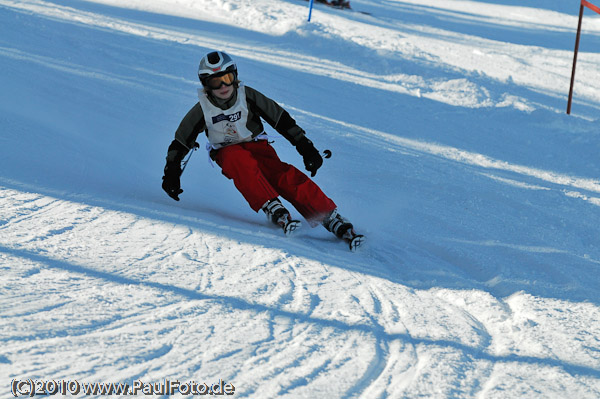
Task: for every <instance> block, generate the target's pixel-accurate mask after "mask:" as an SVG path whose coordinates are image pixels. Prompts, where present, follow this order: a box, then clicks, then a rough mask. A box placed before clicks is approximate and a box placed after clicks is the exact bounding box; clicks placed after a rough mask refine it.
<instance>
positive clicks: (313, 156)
mask: <svg viewBox="0 0 600 399" xmlns="http://www.w3.org/2000/svg"><path fill="white" fill-rule="evenodd" d="M296 150H297V151H298V153H299V154H300V155H302V158H303V159H304V167H305V168H306V170H307V171H309V172H311V175H310V176H311V177H315V175H316V174H317V170H318V169H319V168H320V167H321V165H323V157H322V156H321V154H319V151H317V149H316V148H315V146H314V145H313V143H312V141H310V140H309V139H308V138H306V136H303V137H302V138H301V139H300V141H298V142H297V143H296Z"/></svg>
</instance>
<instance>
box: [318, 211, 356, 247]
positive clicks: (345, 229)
mask: <svg viewBox="0 0 600 399" xmlns="http://www.w3.org/2000/svg"><path fill="white" fill-rule="evenodd" d="M321 224H322V225H323V227H325V228H326V229H327V230H328V231H331V232H332V233H333V234H335V236H336V237H338V238H340V239H342V240H344V241H346V243H347V244H348V246H349V247H350V251H353V252H354V251H356V250H357V249H358V247H360V246H361V245H362V243H363V242H364V241H365V236H364V235H362V234H356V232H355V231H354V226H352V223H350V222H349V221H348V220H347V219H345V218H344V217H342V215H340V214H339V213H338V212H337V209H334V210H333V211H332V212H331V213H330V214H329V215H328V216H327V217H326V218H325V219H323V221H322V222H321Z"/></svg>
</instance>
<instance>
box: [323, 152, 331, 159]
mask: <svg viewBox="0 0 600 399" xmlns="http://www.w3.org/2000/svg"><path fill="white" fill-rule="evenodd" d="M321 156H322V157H323V158H325V159H327V158H331V151H329V150H325V151H323V152H322V153H321Z"/></svg>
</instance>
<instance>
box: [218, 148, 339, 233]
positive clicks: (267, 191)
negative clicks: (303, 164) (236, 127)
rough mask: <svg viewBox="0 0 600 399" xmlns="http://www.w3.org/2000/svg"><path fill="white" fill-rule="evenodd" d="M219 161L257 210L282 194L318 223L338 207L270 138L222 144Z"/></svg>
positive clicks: (252, 206)
mask: <svg viewBox="0 0 600 399" xmlns="http://www.w3.org/2000/svg"><path fill="white" fill-rule="evenodd" d="M216 162H217V164H218V165H219V166H220V167H221V169H222V173H223V175H225V176H226V177H227V178H229V179H232V180H233V183H234V184H235V187H236V188H237V189H238V191H239V192H240V193H242V195H243V196H244V198H245V199H246V201H248V204H250V207H251V208H252V209H254V210H255V211H256V212H258V211H259V210H260V209H261V207H262V206H263V205H264V204H265V203H266V202H267V201H269V200H272V199H273V198H277V197H278V196H281V197H283V198H284V199H285V200H287V201H289V202H290V203H291V204H292V205H293V206H294V208H296V209H297V210H298V212H300V214H301V215H302V216H303V217H304V218H305V219H306V220H307V221H308V222H309V223H310V224H311V225H313V226H315V225H317V224H318V223H320V222H321V220H323V218H324V217H325V216H326V215H327V214H329V213H330V212H331V211H333V210H334V209H335V208H336V205H335V203H334V202H333V201H332V200H331V199H330V198H329V197H327V196H326V195H325V194H324V193H323V191H321V189H320V188H319V186H317V184H316V183H315V182H313V181H312V180H311V179H310V178H309V177H308V176H306V175H305V174H304V173H302V172H301V171H299V170H298V169H297V168H295V167H294V166H293V165H290V164H287V163H285V162H282V161H281V160H280V159H279V157H278V156H277V153H276V152H275V150H274V149H273V147H272V146H271V145H270V144H269V143H268V142H267V140H257V141H250V142H247V143H240V144H234V145H230V146H227V147H223V148H221V149H219V151H217V154H216Z"/></svg>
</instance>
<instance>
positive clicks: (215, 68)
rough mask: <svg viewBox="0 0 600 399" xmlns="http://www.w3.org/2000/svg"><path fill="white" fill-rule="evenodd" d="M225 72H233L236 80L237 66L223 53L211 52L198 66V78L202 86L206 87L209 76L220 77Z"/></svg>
mask: <svg viewBox="0 0 600 399" xmlns="http://www.w3.org/2000/svg"><path fill="white" fill-rule="evenodd" d="M227 72H233V74H234V76H235V79H237V66H236V65H235V62H233V60H232V59H231V57H230V56H229V55H228V54H227V53H224V52H223V51H213V52H210V53H208V54H206V55H205V56H204V57H202V59H201V60H200V65H199V66H198V78H199V79H200V82H202V85H203V86H206V81H207V80H208V78H210V77H211V76H215V75H222V74H225V73H227Z"/></svg>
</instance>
